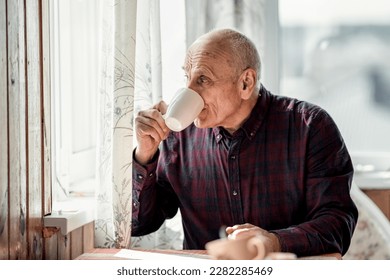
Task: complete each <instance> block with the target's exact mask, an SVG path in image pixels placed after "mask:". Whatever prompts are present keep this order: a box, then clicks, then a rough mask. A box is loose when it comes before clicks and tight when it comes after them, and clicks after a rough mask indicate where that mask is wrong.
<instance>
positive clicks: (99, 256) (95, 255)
mask: <svg viewBox="0 0 390 280" xmlns="http://www.w3.org/2000/svg"><path fill="white" fill-rule="evenodd" d="M132 250H139V251H142V252H151V253H162V254H172V255H185V256H192V257H199V258H207V257H206V256H207V252H206V250H144V249H142V250H141V249H132ZM119 252H120V249H103V248H96V249H93V250H92V251H90V252H87V253H84V254H82V255H80V256H79V257H77V258H76V260H126V259H127V258H122V257H118V256H115V255H116V254H117V253H119ZM299 259H300V260H341V259H342V257H341V255H340V254H339V253H333V254H324V255H320V256H309V257H302V258H299Z"/></svg>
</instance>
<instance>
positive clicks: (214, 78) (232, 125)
mask: <svg viewBox="0 0 390 280" xmlns="http://www.w3.org/2000/svg"><path fill="white" fill-rule="evenodd" d="M184 70H185V74H186V77H187V86H188V87H189V88H191V89H193V90H195V91H196V92H198V93H199V95H200V96H201V97H202V98H203V100H204V103H205V105H204V109H203V110H202V112H201V113H200V114H199V116H198V117H197V118H196V120H195V121H194V123H193V124H192V125H191V126H189V127H188V128H186V129H185V130H183V131H181V132H172V131H169V129H168V128H167V126H166V125H165V122H164V119H163V117H162V115H163V114H164V113H165V111H166V107H167V106H166V104H165V103H164V102H160V103H159V104H157V105H155V106H154V107H153V108H151V109H149V110H145V111H141V112H140V113H139V114H138V116H137V117H136V120H135V130H136V137H137V141H138V145H137V147H136V149H135V151H134V153H133V157H134V164H133V216H132V219H133V220H132V222H133V228H132V235H133V236H139V235H145V234H148V233H150V232H153V231H156V230H157V229H158V228H159V227H160V226H161V224H162V223H163V222H164V220H165V219H168V218H172V217H173V216H174V215H175V214H176V212H177V210H178V208H180V211H181V215H182V223H183V228H184V248H185V249H204V246H205V244H206V243H207V242H209V241H211V240H214V239H217V238H218V237H219V235H218V232H219V230H220V228H221V226H224V225H226V226H228V227H227V228H226V232H227V234H229V236H230V237H232V238H239V237H240V236H244V235H245V236H247V235H253V236H258V235H261V236H262V239H263V240H264V239H265V240H266V246H267V248H268V251H270V252H272V251H275V252H277V251H282V252H292V253H295V254H296V255H298V256H305V255H318V254H324V253H335V252H339V253H341V254H344V253H346V251H347V250H348V247H349V245H350V240H351V237H352V234H353V231H354V229H355V225H356V221H357V216H358V213H357V209H356V207H355V205H354V203H353V201H352V200H351V197H350V187H351V181H352V176H353V166H352V163H351V158H350V156H349V153H348V151H347V148H346V146H345V143H344V141H343V139H342V136H341V135H340V132H339V130H338V128H337V126H336V124H335V123H334V121H333V120H332V118H331V117H330V116H329V115H328V114H327V113H326V112H325V111H324V110H323V109H321V108H319V107H318V106H315V105H313V104H310V103H307V102H303V101H299V100H296V99H292V98H288V97H282V96H276V95H273V94H271V93H270V92H269V91H267V90H266V89H265V87H264V86H263V85H261V83H259V78H260V58H259V55H258V52H257V50H256V48H255V46H254V44H253V43H252V42H251V41H250V40H249V39H248V38H247V37H246V36H245V35H243V34H241V33H239V32H236V31H234V30H230V29H223V30H214V31H212V32H209V33H207V34H205V35H203V36H201V37H200V38H199V39H198V40H196V41H195V42H194V43H193V44H192V46H191V47H190V48H189V50H188V53H187V55H186V58H185V65H184Z"/></svg>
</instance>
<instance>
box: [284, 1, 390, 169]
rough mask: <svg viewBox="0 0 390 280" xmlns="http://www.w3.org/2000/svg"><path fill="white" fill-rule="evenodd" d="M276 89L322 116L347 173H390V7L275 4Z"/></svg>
mask: <svg viewBox="0 0 390 280" xmlns="http://www.w3.org/2000/svg"><path fill="white" fill-rule="evenodd" d="M279 18H280V34H281V35H280V36H281V37H280V53H281V71H280V76H281V81H280V82H281V83H280V85H281V90H280V93H281V94H283V95H288V96H293V97H297V98H300V99H305V100H308V101H311V102H313V103H315V104H318V105H320V106H321V107H323V108H324V109H326V110H327V111H328V112H329V113H330V114H331V116H332V117H333V118H334V119H335V121H336V123H337V124H338V126H339V128H340V131H341V133H342V135H343V137H344V140H345V142H346V144H347V147H348V149H349V151H350V153H351V155H352V158H353V161H354V164H355V167H356V168H355V170H356V171H357V173H359V172H360V171H368V170H370V171H372V170H374V169H376V170H386V169H388V170H390V33H389V32H388V30H389V28H390V6H389V5H388V1H386V0H372V1H368V0H365V1H353V0H321V1H320V0H317V1H310V0H299V1H288V0H280V1H279Z"/></svg>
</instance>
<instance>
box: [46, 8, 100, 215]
mask: <svg viewBox="0 0 390 280" xmlns="http://www.w3.org/2000/svg"><path fill="white" fill-rule="evenodd" d="M50 3H51V7H50V13H51V16H50V27H51V31H50V32H51V33H50V34H51V42H50V43H51V44H50V45H51V50H50V51H51V69H52V70H51V71H52V73H51V76H52V92H53V108H54V109H53V120H54V121H53V132H54V135H53V139H54V145H53V146H54V149H53V153H54V155H53V159H54V160H53V164H54V167H53V170H54V174H53V175H54V176H53V180H54V182H53V183H54V184H53V186H54V190H53V193H54V198H55V201H59V200H63V199H66V198H68V197H69V196H85V195H92V193H93V191H94V190H93V188H94V183H93V182H94V178H95V173H96V171H95V158H96V136H95V135H96V125H97V122H96V119H97V118H96V107H97V106H96V105H97V95H98V65H97V64H98V61H99V59H98V58H99V57H98V47H97V46H98V45H99V38H98V34H99V32H98V30H99V29H98V28H99V24H100V20H99V18H98V16H99V14H100V13H99V11H98V7H99V5H98V4H99V1H95V0H82V1H80V0H70V1H61V0H54V1H51V2H50ZM54 208H55V207H54Z"/></svg>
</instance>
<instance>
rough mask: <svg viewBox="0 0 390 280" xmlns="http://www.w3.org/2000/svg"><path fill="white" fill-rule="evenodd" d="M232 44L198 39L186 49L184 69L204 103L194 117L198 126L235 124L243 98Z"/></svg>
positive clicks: (227, 126) (191, 86)
mask: <svg viewBox="0 0 390 280" xmlns="http://www.w3.org/2000/svg"><path fill="white" fill-rule="evenodd" d="M228 49H229V48H226V47H224V46H223V45H221V44H216V43H215V42H211V41H210V40H208V39H203V40H200V41H199V42H197V43H195V44H194V45H193V46H192V47H191V48H190V50H189V51H188V53H187V56H186V59H185V65H184V70H185V74H186V76H187V86H188V87H189V88H191V89H193V90H195V91H196V92H198V93H199V94H200V95H201V96H202V98H203V100H204V102H205V107H204V109H203V110H202V112H201V113H200V114H199V116H198V118H197V119H196V120H195V121H194V123H195V125H196V126H197V127H199V128H209V127H216V126H223V127H225V128H229V127H232V126H234V125H235V119H236V117H235V113H237V110H238V109H239V108H240V104H241V102H242V100H241V97H240V92H239V85H238V84H237V83H238V82H239V78H240V76H239V74H238V73H239V71H237V69H236V68H235V67H239V66H237V65H235V63H234V61H233V56H232V55H231V54H229V52H228Z"/></svg>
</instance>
